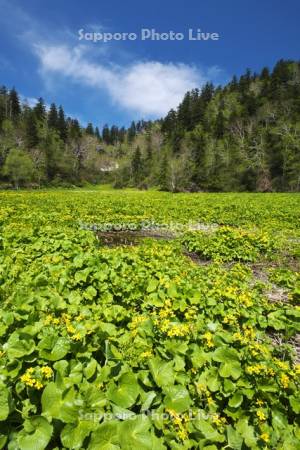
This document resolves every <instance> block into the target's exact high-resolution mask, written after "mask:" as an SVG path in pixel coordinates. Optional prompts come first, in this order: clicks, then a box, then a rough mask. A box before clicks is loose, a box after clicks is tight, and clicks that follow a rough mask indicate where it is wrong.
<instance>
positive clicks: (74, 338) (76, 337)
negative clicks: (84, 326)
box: [72, 333, 81, 341]
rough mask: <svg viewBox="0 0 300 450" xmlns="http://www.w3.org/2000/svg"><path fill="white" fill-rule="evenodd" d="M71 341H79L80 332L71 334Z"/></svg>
mask: <svg viewBox="0 0 300 450" xmlns="http://www.w3.org/2000/svg"><path fill="white" fill-rule="evenodd" d="M72 339H73V341H80V339H81V335H80V333H76V334H74V335H73V336H72Z"/></svg>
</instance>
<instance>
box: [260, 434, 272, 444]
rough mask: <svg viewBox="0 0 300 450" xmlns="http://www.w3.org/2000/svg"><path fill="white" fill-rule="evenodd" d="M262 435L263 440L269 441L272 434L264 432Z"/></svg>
mask: <svg viewBox="0 0 300 450" xmlns="http://www.w3.org/2000/svg"><path fill="white" fill-rule="evenodd" d="M260 437H261V439H262V440H263V441H265V442H269V441H270V435H269V433H262V434H261V435H260Z"/></svg>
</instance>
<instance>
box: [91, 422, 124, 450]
mask: <svg viewBox="0 0 300 450" xmlns="http://www.w3.org/2000/svg"><path fill="white" fill-rule="evenodd" d="M119 428H120V422H117V421H110V422H104V423H103V424H101V425H99V426H98V428H97V430H96V431H94V432H93V433H92V436H91V441H90V444H89V446H88V449H87V450H118V449H120V448H121V447H120V446H119Z"/></svg>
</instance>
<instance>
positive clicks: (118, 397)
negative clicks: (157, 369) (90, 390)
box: [107, 373, 140, 408]
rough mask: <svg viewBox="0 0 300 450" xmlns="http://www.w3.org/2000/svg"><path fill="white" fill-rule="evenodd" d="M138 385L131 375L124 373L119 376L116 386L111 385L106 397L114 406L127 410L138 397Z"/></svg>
mask: <svg viewBox="0 0 300 450" xmlns="http://www.w3.org/2000/svg"><path fill="white" fill-rule="evenodd" d="M139 390H140V389H139V385H138V382H137V380H136V377H135V375H134V374H133V373H125V374H124V375H122V376H121V378H120V379H119V381H118V384H117V385H116V384H112V385H111V386H110V388H109V389H108V391H107V397H108V398H109V400H111V401H112V402H114V403H116V405H119V406H121V407H122V408H129V407H130V406H132V405H133V404H134V403H135V401H136V399H137V397H138V395H139Z"/></svg>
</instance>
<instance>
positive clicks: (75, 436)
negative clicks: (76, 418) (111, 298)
mask: <svg viewBox="0 0 300 450" xmlns="http://www.w3.org/2000/svg"><path fill="white" fill-rule="evenodd" d="M96 426H97V424H96V423H95V422H89V421H87V420H83V421H80V422H78V424H76V425H75V424H68V425H66V426H65V427H64V429H63V430H62V432H61V434H60V438H61V442H62V444H63V446H64V447H66V448H68V449H72V450H80V449H81V448H82V444H83V441H84V439H85V438H86V437H87V436H88V435H89V434H90V432H91V431H93V430H94V429H95V428H96Z"/></svg>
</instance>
